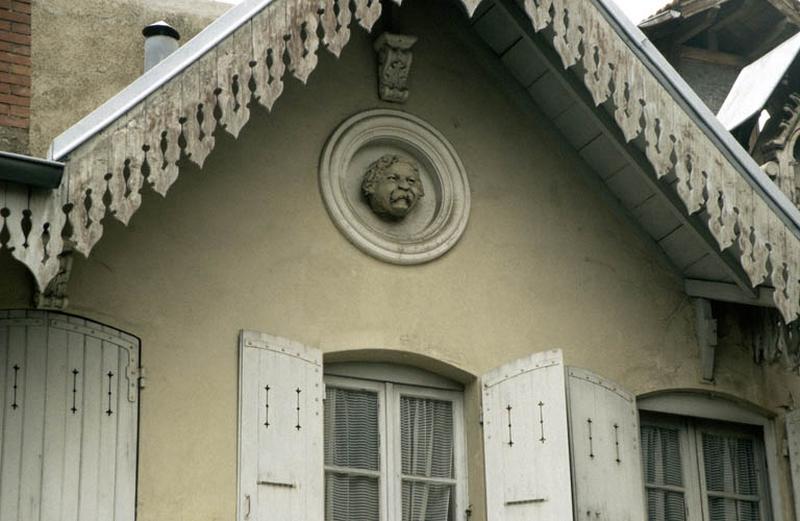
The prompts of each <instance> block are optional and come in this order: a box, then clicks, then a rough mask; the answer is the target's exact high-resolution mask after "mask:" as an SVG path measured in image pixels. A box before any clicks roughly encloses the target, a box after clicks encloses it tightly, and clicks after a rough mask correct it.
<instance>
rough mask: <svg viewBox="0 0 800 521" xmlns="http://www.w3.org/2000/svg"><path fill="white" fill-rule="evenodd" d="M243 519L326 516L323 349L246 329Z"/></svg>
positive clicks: (315, 519) (317, 519)
mask: <svg viewBox="0 0 800 521" xmlns="http://www.w3.org/2000/svg"><path fill="white" fill-rule="evenodd" d="M240 346H241V347H240V348H241V351H240V359H239V361H240V368H239V509H238V517H237V519H238V520H239V521H267V520H270V521H272V520H292V521H295V520H296V521H304V520H306V521H322V519H323V500H324V494H325V490H324V485H323V483H324V481H323V473H324V467H323V464H324V460H323V440H322V436H323V434H322V432H323V403H322V399H323V396H324V389H323V384H322V354H321V353H320V351H319V350H316V349H312V348H309V347H305V346H302V345H300V344H297V343H295V342H291V341H289V340H286V339H282V338H277V337H273V336H269V335H266V334H263V333H257V332H253V331H242V334H241V338H240Z"/></svg>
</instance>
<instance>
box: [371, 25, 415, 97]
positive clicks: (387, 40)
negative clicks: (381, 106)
mask: <svg viewBox="0 0 800 521" xmlns="http://www.w3.org/2000/svg"><path fill="white" fill-rule="evenodd" d="M416 42H417V37H416V36H408V35H405V34H392V33H383V34H381V35H380V36H379V37H378V39H377V40H375V51H376V52H377V53H378V94H379V95H380V97H381V99H382V100H383V101H391V102H394V103H405V101H406V100H407V99H408V75H409V74H410V73H411V60H412V58H413V55H412V54H411V47H412V46H413V45H414V44H415V43H416Z"/></svg>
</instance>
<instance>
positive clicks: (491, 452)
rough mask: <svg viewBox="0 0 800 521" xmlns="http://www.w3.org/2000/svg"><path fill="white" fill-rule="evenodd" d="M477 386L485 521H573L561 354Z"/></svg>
mask: <svg viewBox="0 0 800 521" xmlns="http://www.w3.org/2000/svg"><path fill="white" fill-rule="evenodd" d="M482 385H483V431H484V452H485V458H486V507H487V514H488V516H487V519H488V521H531V520H532V519H535V520H536V521H566V520H570V519H572V492H571V491H572V487H571V482H570V463H569V437H568V427H567V402H566V384H565V373H564V365H563V360H562V355H561V352H560V351H548V352H545V353H538V354H535V355H532V356H529V357H527V358H523V359H521V360H517V361H515V362H512V363H510V364H507V365H504V366H502V367H500V368H498V369H495V370H493V371H492V372H490V373H488V374H487V375H485V376H484V377H483V378H482ZM615 521H616V520H615ZM637 521H641V519H638V520H637Z"/></svg>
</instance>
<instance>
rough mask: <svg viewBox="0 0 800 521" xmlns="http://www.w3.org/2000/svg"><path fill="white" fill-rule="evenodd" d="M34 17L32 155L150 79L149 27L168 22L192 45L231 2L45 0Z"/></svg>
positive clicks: (36, 4) (35, 4)
mask: <svg viewBox="0 0 800 521" xmlns="http://www.w3.org/2000/svg"><path fill="white" fill-rule="evenodd" d="M32 8H33V9H32V13H31V21H32V28H31V33H32V34H31V38H32V41H31V60H32V78H31V83H32V87H31V127H30V147H29V148H30V154H32V155H34V156H41V157H44V156H45V155H46V154H47V150H48V147H49V146H50V142H51V141H52V140H53V138H55V137H56V136H57V135H59V134H60V133H61V132H63V131H64V130H66V129H67V128H69V127H70V126H71V125H73V124H74V123H76V122H77V121H78V120H80V119H81V118H82V117H83V116H85V115H86V114H88V113H89V112H91V111H92V110H94V109H95V108H96V107H97V106H98V105H100V104H101V103H103V102H104V101H106V100H107V99H108V98H110V97H111V96H113V95H114V94H116V93H117V92H119V91H120V90H122V89H123V88H125V87H126V86H127V85H128V84H130V83H131V82H132V81H133V80H135V79H136V78H137V77H139V75H141V74H142V69H143V63H144V54H143V53H144V51H143V49H144V47H143V45H144V37H143V36H142V28H143V27H144V26H146V25H148V24H151V23H153V22H157V21H159V20H166V21H167V22H168V23H169V24H170V25H172V26H173V27H175V28H176V29H177V30H178V32H179V33H180V34H181V37H182V41H183V42H186V41H188V39H190V38H191V37H192V36H194V35H195V34H197V33H198V32H200V30H202V29H203V28H204V27H205V26H206V25H208V24H209V23H210V22H212V21H213V20H215V19H216V18H217V17H218V16H219V15H220V14H222V13H223V12H225V10H227V9H229V8H230V4H225V3H221V2H215V1H213V0H43V1H34V2H33V4H32Z"/></svg>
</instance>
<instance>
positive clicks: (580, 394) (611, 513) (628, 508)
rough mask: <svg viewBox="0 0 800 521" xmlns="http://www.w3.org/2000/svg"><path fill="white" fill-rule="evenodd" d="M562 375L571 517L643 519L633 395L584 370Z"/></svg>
mask: <svg viewBox="0 0 800 521" xmlns="http://www.w3.org/2000/svg"><path fill="white" fill-rule="evenodd" d="M567 373H568V387H569V415H570V439H571V446H572V462H573V486H574V494H575V512H576V514H577V515H576V519H589V518H591V519H592V520H593V521H641V520H643V519H646V517H647V516H646V515H645V500H644V484H643V478H642V464H641V453H640V448H639V422H638V412H637V410H636V400H635V398H634V397H633V396H632V395H631V394H630V393H628V392H626V391H625V390H623V389H621V388H620V387H619V386H617V385H616V384H614V383H613V382H610V381H608V380H606V379H604V378H601V377H599V376H597V375H595V374H592V373H590V372H589V371H585V370H582V369H576V368H572V367H570V368H569V369H568V371H567ZM565 519H567V518H565Z"/></svg>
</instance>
